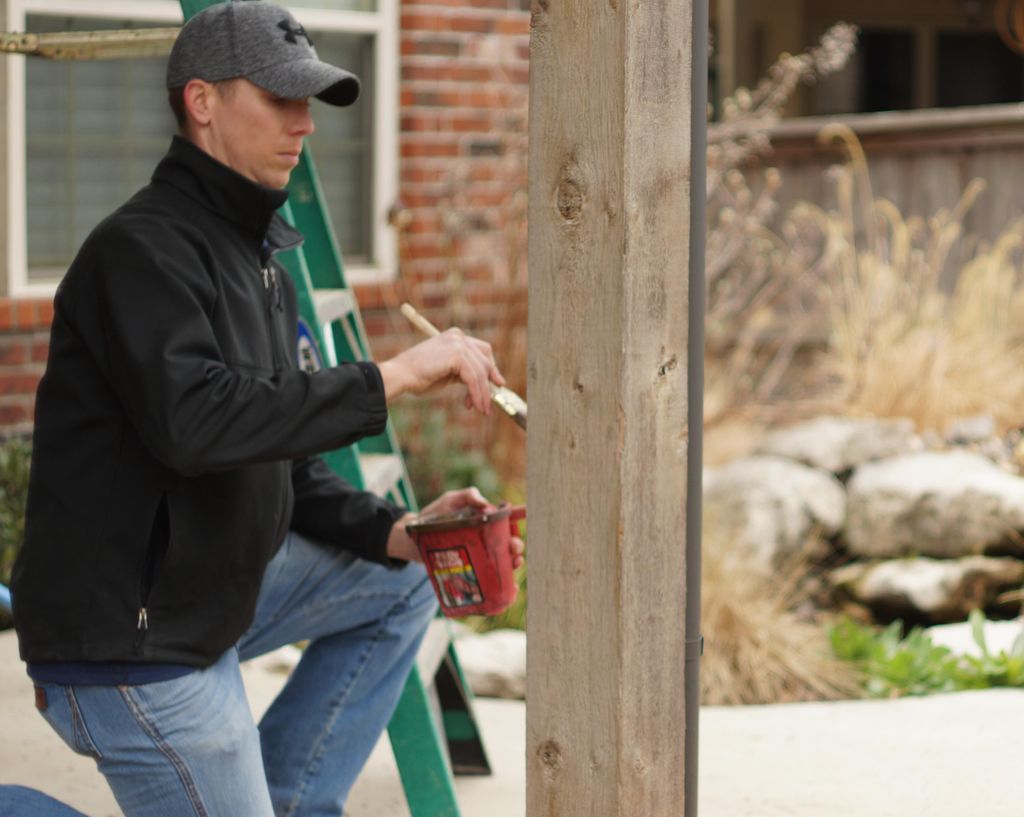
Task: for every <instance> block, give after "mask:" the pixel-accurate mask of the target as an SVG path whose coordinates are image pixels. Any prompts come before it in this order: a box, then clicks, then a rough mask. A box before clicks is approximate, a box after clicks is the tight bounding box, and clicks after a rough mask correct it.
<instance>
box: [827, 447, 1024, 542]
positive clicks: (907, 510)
mask: <svg viewBox="0 0 1024 817" xmlns="http://www.w3.org/2000/svg"><path fill="white" fill-rule="evenodd" d="M1018 530H1024V479H1021V478H1020V477H1017V476H1014V475H1012V474H1008V473H1006V472H1005V471H1003V470H1001V469H1000V468H998V467H997V466H996V465H994V464H993V463H992V462H991V461H990V460H988V459H986V458H985V457H983V456H981V455H979V454H974V453H971V452H968V451H942V452H923V453H918V454H906V455H903V456H901V457H895V458H893V459H889V460H883V461H882V462H876V463H868V464H867V465H862V466H861V467H860V468H858V469H857V470H856V471H855V472H854V474H853V476H852V477H851V479H850V482H849V484H848V485H847V507H846V524H845V526H844V529H843V536H844V539H845V540H846V544H847V546H848V547H849V549H850V552H851V553H853V554H854V555H856V556H862V557H871V558H874V557H878V558H894V557H898V556H905V555H921V556H935V557H938V558H956V557H959V556H965V555H968V554H972V553H982V552H985V551H986V550H987V549H989V548H991V547H993V546H995V545H999V544H1002V543H1004V542H1006V541H1007V540H1008V539H1011V538H1012V537H1013V532H1014V531H1018Z"/></svg>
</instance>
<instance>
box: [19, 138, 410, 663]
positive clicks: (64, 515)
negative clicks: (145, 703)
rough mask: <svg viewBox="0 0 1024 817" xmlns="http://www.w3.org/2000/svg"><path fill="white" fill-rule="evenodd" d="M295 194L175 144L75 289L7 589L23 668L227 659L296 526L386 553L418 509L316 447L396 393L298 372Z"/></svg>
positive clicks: (346, 435) (101, 229)
mask: <svg viewBox="0 0 1024 817" xmlns="http://www.w3.org/2000/svg"><path fill="white" fill-rule="evenodd" d="M286 198H287V193H285V192H284V191H280V190H272V189H269V188H264V187H262V186H260V185H258V184H256V183H254V182H252V181H249V180H248V179H246V178H245V177H243V176H241V175H240V174H238V173H236V172H235V171H233V170H231V169H229V168H228V167H226V166H224V165H222V164H220V163H219V162H217V161H216V160H214V159H213V158H212V157H210V156H208V155H207V154H206V153H204V152H203V151H201V150H200V149H198V148H197V147H195V146H194V145H192V144H191V143H190V142H187V141H185V140H183V139H180V138H175V140H174V142H173V143H172V145H171V148H170V151H169V152H168V154H167V156H166V157H165V158H164V159H163V160H162V161H161V163H160V164H159V166H158V167H157V169H156V171H155V173H154V174H153V179H152V182H151V183H150V184H149V185H148V186H147V187H145V188H144V189H143V190H141V191H140V192H139V193H137V194H136V195H135V196H134V197H132V199H131V200H130V201H128V202H127V203H126V204H125V205H124V206H123V207H121V208H120V209H118V210H117V211H116V212H115V213H114V214H112V215H111V216H110V217H108V218H107V219H106V220H105V221H103V222H102V223H101V224H100V225H99V226H98V227H97V228H96V229H95V230H94V231H93V233H92V234H91V235H90V236H89V238H88V239H87V240H86V241H85V244H84V245H83V246H82V249H81V250H80V252H79V254H78V256H77V258H76V259H75V261H74V263H73V264H72V266H71V268H70V270H69V271H68V273H67V275H66V277H65V278H64V281H63V282H62V283H61V285H60V287H59V289H58V291H57V296H56V299H55V302H54V312H55V316H54V321H53V326H52V330H51V338H50V357H49V361H48V364H47V368H46V373H45V375H44V377H43V379H42V382H41V383H40V386H39V392H38V396H37V402H36V425H35V435H34V441H33V458H32V472H31V478H30V484H29V497H28V511H27V514H26V541H25V544H24V547H23V548H22V551H21V554H20V556H19V558H18V561H17V563H16V565H15V568H14V575H13V582H12V593H13V598H14V617H15V627H16V628H17V630H18V636H19V642H20V648H21V655H22V658H23V659H25V660H26V661H29V662H34V663H45V662H51V661H113V662H134V661H139V662H161V663H167V662H170V663H182V664H188V665H192V666H198V667H203V666H208V665H210V664H212V663H213V662H214V661H216V660H217V658H218V657H219V656H220V655H221V654H222V653H223V652H224V650H226V649H227V648H228V647H230V646H231V645H233V644H234V643H235V642H236V641H237V639H238V638H239V636H240V635H241V634H242V633H243V632H244V631H245V629H246V628H247V627H248V625H249V623H250V622H251V620H252V615H253V611H254V608H255V603H256V596H257V593H258V591H259V586H260V581H261V579H262V576H263V572H264V569H265V568H266V565H267V562H268V561H269V560H270V558H271V557H272V556H273V555H274V553H275V552H276V550H277V548H278V547H279V546H280V544H281V542H282V540H283V538H284V535H285V533H286V531H287V530H288V528H289V525H290V526H291V527H292V528H294V529H295V530H297V531H299V532H300V533H303V534H304V535H306V536H310V537H315V538H317V539H320V540H322V541H324V542H327V543H330V544H332V545H335V546H337V547H341V548H346V549H349V550H352V551H354V552H355V553H357V554H358V555H359V556H362V557H364V558H368V559H372V560H375V561H380V562H384V563H386V562H387V561H388V560H387V556H386V554H385V545H386V541H387V537H388V533H389V531H390V529H391V527H392V525H393V523H394V521H395V519H397V518H398V517H399V516H400V515H401V513H402V510H401V509H400V508H397V507H395V506H393V505H391V504H390V503H387V502H385V501H384V500H381V499H379V498H377V497H375V496H373V495H371V494H368V493H366V492H362V491H357V490H355V489H354V488H352V487H351V486H350V485H348V484H347V483H345V482H344V481H343V480H341V479H339V478H338V477H336V476H334V475H333V474H332V473H331V472H330V471H329V469H328V468H327V467H326V465H325V464H324V463H323V462H322V461H321V460H320V459H318V458H316V457H315V456H313V455H315V454H316V453H317V452H322V451H326V450H330V449H334V448H337V447H340V446H344V445H348V444H350V443H352V442H354V441H356V440H358V439H359V438H361V437H364V436H367V435H372V434H377V433H380V432H381V431H383V429H384V426H385V423H386V421H387V407H386V404H385V400H384V389H383V383H382V381H381V379H380V373H379V371H378V370H377V369H376V367H374V366H372V365H370V364H359V365H342V366H338V367H336V368H331V369H325V370H322V371H319V372H316V373H314V374H309V373H306V372H304V371H301V370H299V369H298V367H297V365H296V331H297V330H296V327H297V308H296V298H295V291H294V287H293V285H292V283H291V280H290V279H289V277H288V275H287V274H286V273H285V272H284V270H283V268H281V267H280V266H279V265H278V264H277V263H276V262H275V261H274V260H273V256H274V254H275V253H276V252H278V251H279V250H282V249H288V248H291V247H294V246H297V245H298V244H299V243H300V242H301V240H302V237H301V236H300V235H299V234H298V233H297V232H296V231H295V230H294V229H292V228H291V227H290V226H289V225H287V224H286V223H285V222H284V221H283V220H282V219H281V218H280V217H279V216H278V215H277V214H276V212H275V211H276V210H277V208H279V207H280V206H281V205H282V204H283V203H284V202H285V200H286Z"/></svg>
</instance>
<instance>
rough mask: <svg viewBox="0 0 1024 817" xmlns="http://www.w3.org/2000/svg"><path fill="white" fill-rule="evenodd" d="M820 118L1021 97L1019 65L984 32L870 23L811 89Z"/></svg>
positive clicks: (1023, 82) (1023, 71)
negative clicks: (834, 69)
mask: <svg viewBox="0 0 1024 817" xmlns="http://www.w3.org/2000/svg"><path fill="white" fill-rule="evenodd" d="M814 99H815V104H814V109H813V111H812V112H813V113H815V114H819V115H830V114H844V113H870V112H876V111H900V110H912V109H915V108H932V107H940V108H950V107H956V106H959V105H992V104H999V103H1008V102H1020V101H1021V100H1022V99H1024V66H1022V63H1021V59H1020V56H1019V55H1017V54H1015V53H1014V52H1013V51H1011V50H1010V49H1009V48H1007V47H1006V45H1005V44H1004V43H1003V41H1002V40H1001V39H1000V37H999V35H998V34H997V33H996V32H995V31H992V30H988V29H980V28H979V29H967V28H963V29H960V28H941V27H923V28H902V29H900V28H872V27H869V26H865V27H864V28H863V30H862V31H861V34H860V37H859V42H858V46H857V51H856V52H855V53H854V56H853V58H852V59H851V60H850V63H849V65H847V67H846V68H845V70H843V71H842V72H840V73H838V74H835V75H832V76H828V77H826V78H825V79H824V81H822V82H821V83H820V84H819V85H817V86H816V90H815V92H814Z"/></svg>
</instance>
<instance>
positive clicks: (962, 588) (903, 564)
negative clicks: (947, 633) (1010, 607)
mask: <svg viewBox="0 0 1024 817" xmlns="http://www.w3.org/2000/svg"><path fill="white" fill-rule="evenodd" d="M1022 580H1024V562H1021V561H1020V560H1018V559H1012V558H999V559H997V558H992V557H988V556H967V557H964V558H962V559H927V558H916V559H897V560H893V561H885V562H876V563H855V564H850V565H846V566H845V567H841V568H838V569H837V570H834V571H833V572H832V581H833V584H834V585H835V587H836V590H837V591H838V592H839V594H840V595H841V596H845V597H846V598H849V599H850V600H852V601H854V602H856V603H857V604H860V605H863V606H865V607H867V608H869V609H870V610H871V611H872V612H873V613H875V614H876V616H877V617H878V618H879V619H882V620H892V619H896V618H902V619H909V620H911V621H921V620H925V621H931V622H936V623H940V622H943V623H944V622H950V621H962V620H963V619H964V618H966V617H967V615H968V614H969V613H970V612H971V610H974V609H975V608H981V609H984V608H985V607H986V606H988V605H989V604H991V603H992V602H993V601H994V600H995V598H996V596H998V595H999V594H1000V593H1001V592H1003V591H1004V590H1007V589H1009V588H1015V587H1019V586H1020V583H1021V581H1022Z"/></svg>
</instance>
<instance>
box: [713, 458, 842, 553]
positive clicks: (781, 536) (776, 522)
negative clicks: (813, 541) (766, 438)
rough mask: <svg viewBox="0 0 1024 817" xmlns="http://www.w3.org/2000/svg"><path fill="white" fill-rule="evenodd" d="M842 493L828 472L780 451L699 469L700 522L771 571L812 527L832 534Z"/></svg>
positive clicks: (839, 517) (805, 540)
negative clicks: (701, 492)
mask: <svg viewBox="0 0 1024 817" xmlns="http://www.w3.org/2000/svg"><path fill="white" fill-rule="evenodd" d="M845 511H846V496H845V493H844V491H843V486H842V483H840V482H839V480H837V479H836V478H835V477H834V476H833V475H832V474H830V473H828V472H826V471H822V470H820V469H817V468H809V467H808V466H806V465H801V464H800V463H797V462H793V461H792V460H787V459H783V458H781V457H746V458H744V459H739V460H734V461H733V462H731V463H729V464H728V465H726V466H724V467H722V468H716V469H709V470H708V471H707V472H706V473H705V475H704V514H705V520H706V525H707V526H708V528H709V529H712V528H713V530H714V538H715V539H716V541H722V542H729V543H730V545H731V547H732V549H733V552H734V553H735V554H736V555H740V556H743V557H745V558H746V559H747V560H748V563H749V564H752V565H754V566H759V567H762V568H763V569H765V570H766V571H771V570H773V569H774V568H775V567H777V566H778V564H779V563H780V561H785V560H786V558H787V557H791V556H793V555H794V554H797V553H799V552H801V551H802V550H803V549H804V547H805V546H806V545H807V544H808V540H809V539H810V537H811V535H812V533H814V532H816V531H818V532H820V533H822V534H824V535H825V536H832V535H834V534H835V533H836V532H837V531H838V530H839V528H840V526H841V525H842V523H843V518H844V515H845Z"/></svg>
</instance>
